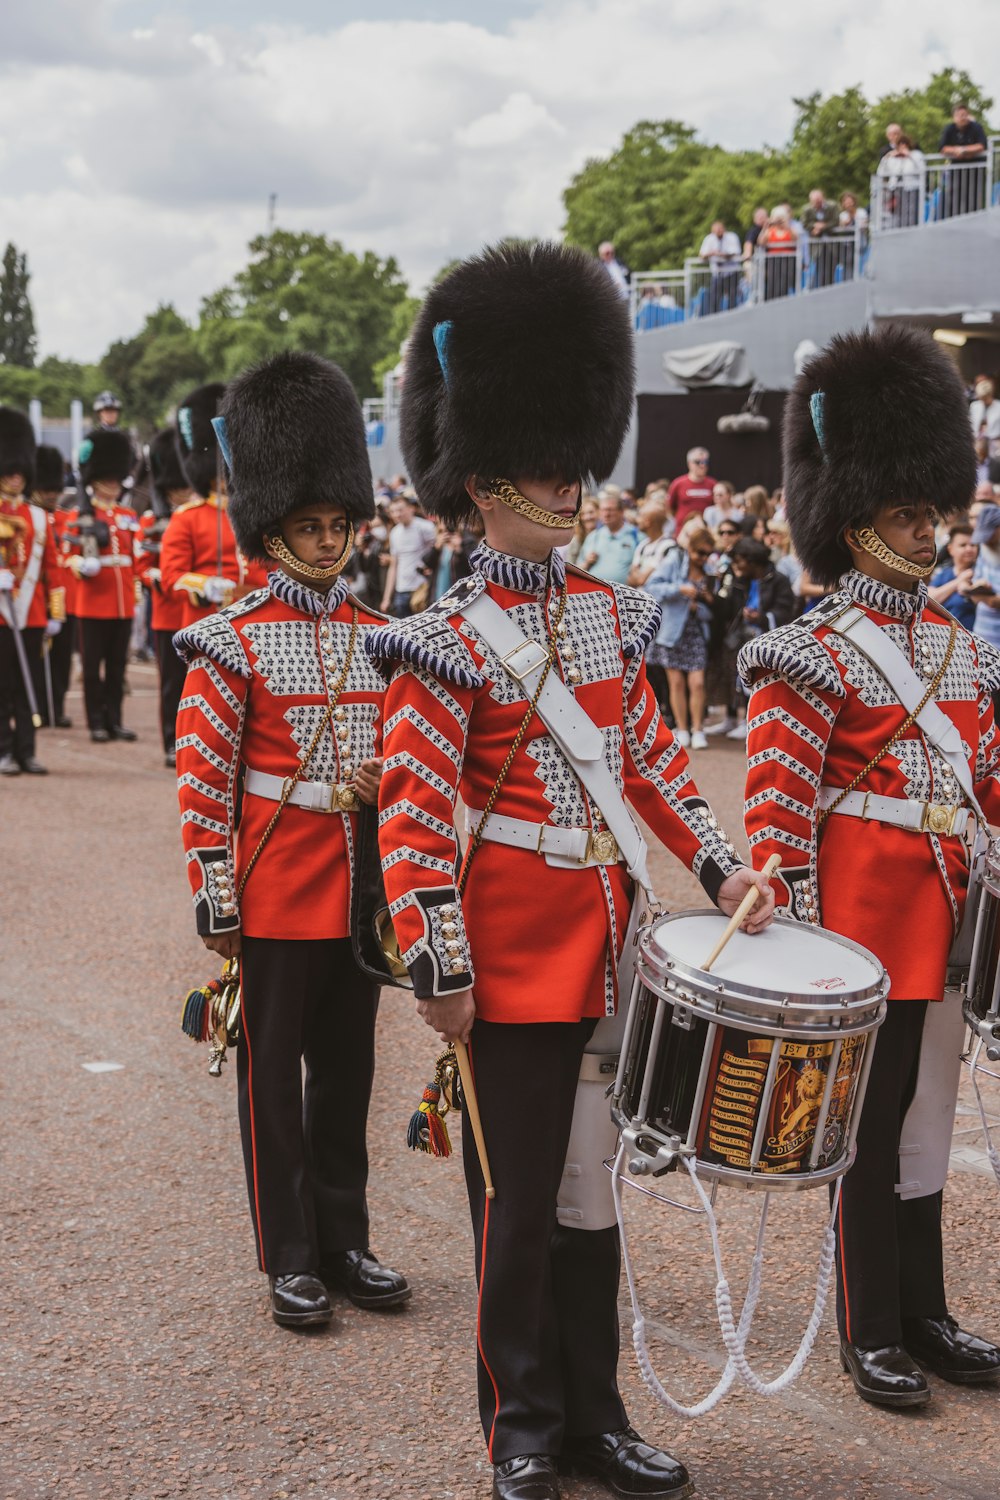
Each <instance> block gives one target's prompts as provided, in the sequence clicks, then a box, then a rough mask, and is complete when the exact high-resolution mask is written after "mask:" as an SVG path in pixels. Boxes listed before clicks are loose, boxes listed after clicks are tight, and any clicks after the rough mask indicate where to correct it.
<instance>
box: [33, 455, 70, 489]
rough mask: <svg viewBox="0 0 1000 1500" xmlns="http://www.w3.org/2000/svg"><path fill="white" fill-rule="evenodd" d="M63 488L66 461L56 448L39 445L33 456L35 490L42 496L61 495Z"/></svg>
mask: <svg viewBox="0 0 1000 1500" xmlns="http://www.w3.org/2000/svg"><path fill="white" fill-rule="evenodd" d="M65 488H66V460H65V459H64V458H63V456H62V454H61V453H60V452H59V449H58V448H53V447H51V446H50V445H49V444H48V443H41V444H40V445H39V447H38V451H37V452H36V454H35V489H36V490H38V492H39V494H42V495H51V494H59V495H61V494H62V492H63V490H64V489H65Z"/></svg>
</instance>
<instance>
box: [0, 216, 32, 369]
mask: <svg viewBox="0 0 1000 1500" xmlns="http://www.w3.org/2000/svg"><path fill="white" fill-rule="evenodd" d="M30 280H31V277H30V276H29V274H28V258H27V256H26V255H24V254H21V255H18V253H17V246H16V245H13V244H8V246H7V248H6V250H5V251H4V255H3V270H2V271H0V362H2V363H3V364H5V365H16V366H18V367H19V368H20V369H24V370H30V369H31V368H32V366H33V365H34V363H35V316H34V313H33V312H32V310H31V298H30V297H29V296H28V282H29V281H30Z"/></svg>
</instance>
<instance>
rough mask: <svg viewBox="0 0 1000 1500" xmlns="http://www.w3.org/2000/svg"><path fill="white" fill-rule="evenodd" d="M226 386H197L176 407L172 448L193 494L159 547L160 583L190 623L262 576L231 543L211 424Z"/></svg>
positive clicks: (258, 584) (258, 583)
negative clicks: (193, 496)
mask: <svg viewBox="0 0 1000 1500" xmlns="http://www.w3.org/2000/svg"><path fill="white" fill-rule="evenodd" d="M225 390H226V387H225V386H224V385H220V384H219V383H218V382H217V381H216V382H213V383H212V384H211V385H202V386H199V387H198V389H197V390H194V391H192V392H191V393H190V395H188V396H186V397H185V398H184V400H183V402H182V403H181V405H180V406H179V407H178V409H177V433H178V441H177V451H178V456H179V458H180V461H181V467H182V469H183V471H184V474H185V475H186V477H187V481H188V484H189V485H190V486H191V488H192V489H193V490H194V491H195V498H194V499H193V500H188V501H187V502H186V503H185V504H183V505H179V506H178V507H177V509H176V510H175V511H174V514H173V516H172V517H171V525H170V528H169V533H168V534H167V535H165V536H164V538H163V545H162V547H161V549H160V587H161V588H162V590H163V592H164V594H170V593H176V594H177V596H178V598H179V599H180V600H181V623H182V625H184V626H187V625H193V624H194V622H195V621H196V620H203V619H204V618H205V616H206V615H210V614H212V613H214V611H215V610H217V609H219V608H221V607H222V605H224V604H233V603H234V602H236V601H238V600H240V599H243V598H245V596H246V595H247V594H249V593H251V592H252V591H253V590H254V589H257V588H261V587H262V586H263V585H264V584H265V583H266V581H267V574H266V571H265V570H264V568H262V567H261V566H260V564H259V563H257V562H251V561H249V560H248V559H247V558H246V557H244V555H243V553H242V552H241V551H240V549H239V547H238V546H237V545H236V538H235V536H234V535H233V528H232V524H231V522H230V519H229V515H228V505H229V501H228V498H227V496H226V480H225V472H224V469H223V467H222V464H221V462H220V458H219V449H218V444H217V443H216V441H215V433H214V432H213V430H212V418H213V417H214V416H216V415H217V414H218V411H219V407H220V404H221V402H222V398H223V396H224V394H225Z"/></svg>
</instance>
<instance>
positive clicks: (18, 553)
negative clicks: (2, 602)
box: [0, 499, 65, 630]
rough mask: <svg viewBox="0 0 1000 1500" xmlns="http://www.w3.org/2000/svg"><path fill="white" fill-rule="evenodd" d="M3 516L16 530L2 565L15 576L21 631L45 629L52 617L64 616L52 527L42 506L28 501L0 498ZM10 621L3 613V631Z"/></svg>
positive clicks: (16, 615) (7, 543) (59, 571)
mask: <svg viewBox="0 0 1000 1500" xmlns="http://www.w3.org/2000/svg"><path fill="white" fill-rule="evenodd" d="M0 516H7V517H9V518H10V519H11V520H12V521H13V522H14V524H15V526H16V528H17V530H16V533H15V535H14V536H13V537H11V539H10V540H9V541H8V542H6V543H5V544H4V548H3V554H0V555H4V556H6V562H5V563H4V564H3V566H5V567H7V568H9V569H10V571H11V572H12V573H13V575H14V612H15V618H16V620H17V624H18V626H19V627H20V629H22V630H24V629H26V628H28V629H31V628H34V627H37V626H42V627H44V625H45V622H46V620H48V618H49V617H50V615H51V616H52V617H53V618H54V619H62V617H63V615H64V614H65V595H64V593H63V578H62V572H61V570H60V568H59V559H58V556H57V553H56V548H55V541H54V538H53V533H52V527H51V525H50V523H49V517H48V514H47V513H46V512H45V511H44V510H43V509H42V507H41V506H40V505H31V504H29V503H28V501H26V500H13V501H12V500H3V499H0ZM6 629H7V621H6V620H5V619H4V617H3V615H2V614H0V630H6Z"/></svg>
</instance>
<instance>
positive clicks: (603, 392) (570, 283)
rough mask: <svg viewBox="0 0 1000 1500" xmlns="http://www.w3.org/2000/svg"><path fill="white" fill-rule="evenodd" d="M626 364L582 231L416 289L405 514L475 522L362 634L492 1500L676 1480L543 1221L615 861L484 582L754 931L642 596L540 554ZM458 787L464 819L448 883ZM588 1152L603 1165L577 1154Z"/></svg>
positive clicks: (620, 389) (589, 1295)
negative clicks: (440, 1075) (650, 681)
mask: <svg viewBox="0 0 1000 1500" xmlns="http://www.w3.org/2000/svg"><path fill="white" fill-rule="evenodd" d="M632 372H633V363H632V333H631V329H630V326H629V320H628V309H627V306H626V304H625V303H623V302H622V301H621V300H620V298H619V297H618V294H617V292H616V291H615V288H614V286H613V285H612V283H611V282H610V281H609V280H608V277H607V276H606V275H605V272H604V269H603V267H602V266H601V265H600V263H599V262H597V261H592V260H590V259H589V258H587V257H586V256H584V255H583V254H581V253H580V252H579V251H576V250H572V249H569V248H567V247H560V246H556V245H536V246H534V247H531V248H528V247H523V246H518V247H514V246H508V247H503V248H498V249H495V250H490V251H487V252H485V253H484V254H483V255H482V256H481V257H479V258H477V259H474V260H471V261H467V262H465V263H464V264H463V265H461V266H459V267H458V268H457V269H456V270H454V271H453V272H452V273H451V274H450V275H449V276H448V277H446V278H445V280H444V281H442V282H441V283H440V284H439V285H438V286H436V287H435V288H434V289H433V291H432V292H431V293H430V295H429V297H428V299H427V301H426V303H425V304H424V308H423V310H422V312H421V314H420V316H419V319H418V321H417V324H416V327H415V329H414V331H413V334H412V336H411V338H410V343H409V353H408V355H407V376H406V385H405V387H404V397H403V411H402V431H403V444H404V452H405V454H406V461H407V467H408V470H409V473H410V474H411V476H412V478H413V480H414V482H415V484H416V486H417V490H418V493H419V496H420V499H421V502H422V503H423V504H424V505H425V506H426V508H427V509H428V510H430V511H432V512H434V513H436V514H437V516H438V517H440V519H441V520H442V521H444V522H445V524H446V525H448V526H449V527H452V528H454V529H458V528H461V527H462V526H463V525H464V524H466V523H467V522H469V521H471V520H474V519H475V518H476V517H477V516H478V517H480V518H481V520H482V523H483V526H484V528H485V541H484V542H483V544H482V545H480V546H479V547H478V548H477V550H476V551H475V552H474V553H473V554H472V557H471V563H472V567H473V569H474V571H473V573H472V574H471V575H470V577H469V578H466V579H462V580H460V581H459V582H458V583H456V584H455V585H454V586H453V588H452V589H450V590H449V591H448V592H447V593H446V594H444V595H443V596H442V597H441V599H439V600H438V601H437V602H436V603H435V604H434V605H432V606H431V608H430V609H428V610H426V611H425V612H424V613H423V614H421V615H418V616H415V617H413V618H411V619H408V620H402V621H398V622H394V623H392V624H390V625H388V626H387V627H386V628H385V629H384V630H379V631H375V632H373V633H372V634H371V635H370V637H369V650H370V652H371V654H372V655H373V657H374V658H375V659H376V660H378V661H380V662H382V663H383V664H384V665H385V666H386V667H387V668H388V669H389V671H390V672H392V674H393V675H392V680H391V683H390V686H389V689H388V692H387V694H386V703H385V738H384V747H383V748H384V755H385V762H384V773H383V777H382V783H381V788H380V795H379V805H380V825H381V827H380V843H381V851H382V863H383V870H384V874H385V884H386V894H387V896H388V897H389V900H390V903H391V911H392V915H393V918H394V923H395V928H396V933H397V936H398V938H399V942H400V948H401V950H402V953H403V957H404V959H405V961H406V963H407V965H408V967H409V971H410V975H411V977H412V979H413V984H414V989H415V992H416V996H417V1008H418V1010H419V1012H420V1014H421V1015H422V1016H423V1018H424V1019H425V1020H426V1021H427V1023H428V1024H429V1025H430V1026H431V1027H432V1029H433V1030H434V1031H435V1032H437V1033H438V1034H439V1035H440V1036H441V1037H442V1039H444V1040H446V1041H451V1040H454V1039H458V1040H460V1041H468V1044H469V1045H468V1051H469V1057H470V1059H471V1065H472V1072H473V1075H474V1081H475V1088H476V1091H477V1093H478V1098H479V1106H480V1111H481V1115H482V1125H483V1131H484V1135H485V1144H486V1148H487V1151H488V1155H489V1163H490V1167H491V1169H492V1175H493V1180H494V1183H495V1188H496V1196H495V1198H493V1199H492V1200H491V1199H490V1198H489V1195H488V1189H487V1187H486V1184H485V1181H484V1177H483V1175H482V1172H481V1170H480V1165H479V1162H478V1160H477V1156H476V1152H475V1151H474V1150H473V1148H472V1145H471V1142H470V1143H468V1144H467V1147H466V1150H465V1169H466V1181H467V1186H468V1191H469V1198H470V1204H471V1208H472V1219H473V1228H474V1232H475V1242H476V1269H477V1277H478V1282H479V1311H478V1322H477V1353H478V1369H479V1405H480V1416H481V1420H482V1424H483V1431H484V1433H485V1436H486V1440H487V1444H488V1451H489V1455H490V1459H491V1461H492V1463H493V1465H494V1478H493V1494H494V1496H495V1497H499V1500H554V1497H557V1496H558V1494H559V1481H558V1470H559V1469H560V1468H562V1469H563V1470H576V1471H579V1472H583V1473H591V1474H596V1475H597V1476H598V1477H599V1478H600V1479H601V1480H602V1481H603V1482H604V1483H605V1484H606V1485H607V1486H608V1487H609V1488H611V1489H613V1490H614V1491H615V1493H617V1494H619V1495H646V1496H650V1495H660V1496H681V1495H687V1494H689V1493H690V1492H691V1486H690V1481H689V1479H688V1475H687V1472H686V1470H685V1469H684V1466H683V1465H682V1464H681V1463H679V1462H678V1461H677V1460H676V1459H673V1458H671V1457H670V1455H669V1454H667V1453H665V1452H663V1451H662V1450H660V1449H658V1448H655V1447H653V1446H651V1445H650V1444H648V1443H644V1442H643V1441H642V1439H641V1438H640V1437H639V1436H638V1434H637V1433H636V1432H635V1431H634V1430H633V1429H632V1428H631V1427H630V1426H629V1423H628V1417H627V1416H626V1413H625V1409H624V1406H623V1404H622V1400H621V1396H620V1395H619V1392H618V1386H617V1378H616V1369H617V1363H618V1313H617V1293H618V1277H619V1259H620V1256H619V1242H618V1231H617V1227H616V1226H615V1224H614V1217H613V1213H612V1215H611V1218H610V1219H604V1221H603V1222H602V1223H601V1224H599V1225H592V1224H591V1223H586V1224H583V1225H579V1224H578V1226H577V1227H570V1225H568V1224H566V1223H564V1222H561V1221H560V1220H559V1219H558V1218H557V1197H558V1195H559V1193H560V1179H561V1177H562V1173H563V1167H564V1163H565V1161H566V1152H567V1145H568V1142H569V1138H570V1127H571V1122H572V1119H573V1115H574V1103H575V1099H576V1090H577V1081H578V1077H579V1074H580V1069H581V1060H582V1057H583V1053H584V1049H585V1047H586V1046H587V1044H588V1041H589V1039H590V1037H591V1035H592V1033H593V1032H594V1029H595V1026H596V1025H597V1022H598V1020H599V1018H601V1017H604V1016H605V1015H606V1014H613V1013H614V1011H615V1007H616V1005H617V1004H618V994H617V978H616V961H617V959H618V956H619V953H620V951H621V947H622V943H623V939H624V934H625V928H626V924H627V922H628V919H629V906H630V900H631V895H632V884H631V881H630V879H629V876H628V874H627V872H626V868H625V865H624V864H623V863H622V855H621V852H620V849H619V846H618V844H617V842H616V839H615V837H614V836H613V835H612V834H611V832H610V830H609V828H608V826H607V822H606V821H605V820H604V819H603V818H602V816H601V813H600V811H599V810H598V805H597V804H596V802H595V801H594V800H592V799H591V798H590V797H589V796H588V794H587V793H585V791H584V789H583V786H582V784H581V781H580V779H578V777H577V775H576V773H575V771H574V770H573V768H572V766H571V763H570V761H569V760H568V759H567V758H566V755H565V754H564V753H563V750H562V749H561V748H560V747H559V745H558V744H557V742H556V740H555V738H554V737H553V735H552V734H550V733H549V732H547V728H546V723H545V721H544V720H543V719H542V718H541V717H540V716H539V712H538V709H536V707H535V706H534V704H535V702H537V703H538V704H539V705H541V703H542V700H541V699H537V700H534V702H533V701H531V696H532V689H531V688H527V687H522V683H521V681H520V680H518V679H517V677H516V675H511V671H510V668H509V667H507V668H505V667H504V665H503V664H502V661H501V657H500V655H499V654H498V652H497V651H495V650H494V649H493V646H492V645H491V644H488V643H487V641H486V640H485V639H484V638H483V636H482V635H481V634H480V633H479V631H480V629H483V626H482V625H478V626H477V625H475V624H474V623H473V619H479V620H481V618H482V603H483V601H484V600H485V601H492V603H491V604H488V606H487V608H488V610H490V611H492V616H491V617H492V618H493V620H494V624H496V617H497V616H499V617H502V620H503V621H504V622H505V623H504V625H503V628H504V629H508V630H509V628H510V626H512V625H513V626H515V627H516V628H517V630H518V632H519V633H521V634H522V635H523V636H526V637H528V640H525V641H524V643H523V644H524V645H525V646H529V643H533V645H532V646H531V647H530V649H532V650H533V651H534V652H535V654H536V655H538V654H539V653H540V656H541V658H544V660H545V662H546V663H547V668H546V670H547V671H550V672H551V673H552V674H553V676H554V677H557V678H558V679H559V681H560V682H561V683H562V684H565V687H566V688H568V689H569V694H568V695H567V696H571V697H572V699H573V703H572V704H571V705H570V706H571V707H572V708H573V712H574V714H575V713H576V708H575V705H579V707H580V708H581V709H582V710H583V711H584V712H583V713H582V714H581V715H580V716H579V717H580V719H586V720H587V729H588V731H589V736H590V738H591V739H593V738H594V737H595V734H594V732H595V728H599V731H600V732H599V733H598V734H597V735H596V739H597V750H596V751H595V752H593V753H594V755H595V758H596V759H597V760H599V761H601V762H602V766H603V765H604V764H605V763H606V767H607V771H608V780H609V781H610V782H611V783H612V785H613V787H614V795H615V797H617V799H618V801H619V802H620V798H621V793H622V790H624V792H625V794H626V795H627V796H628V798H629V799H630V800H631V801H632V802H633V804H634V805H635V807H636V808H637V810H638V811H639V813H640V814H641V816H642V817H643V818H644V819H645V821H646V822H647V823H648V824H649V826H650V827H651V828H652V829H653V830H654V832H655V833H656V835H657V836H658V837H659V838H660V839H662V841H663V842H664V843H665V844H666V845H667V847H668V848H669V849H670V850H671V851H672V852H673V853H674V854H675V855H676V856H677V857H678V858H679V859H681V860H682V861H683V863H684V864H685V865H686V866H687V867H688V868H689V869H691V870H693V871H694V872H695V873H696V874H697V875H698V876H699V878H700V880H701V882H702V885H703V886H704V887H705V890H706V891H707V893H708V895H709V897H710V898H711V899H712V900H713V901H715V902H717V904H718V905H719V906H720V907H721V908H722V910H723V911H725V912H727V913H732V912H733V911H734V910H735V908H736V907H737V905H738V904H739V902H740V899H741V898H742V897H743V896H744V895H745V894H746V892H747V891H748V889H749V890H752V889H753V888H754V887H757V888H758V889H759V890H761V891H762V892H763V893H764V896H763V899H762V900H761V901H760V903H759V905H758V907H757V909H756V910H755V911H754V912H753V914H752V915H751V917H750V918H749V919H748V921H747V925H748V926H749V927H750V928H752V929H759V928H760V927H763V926H766V924H767V922H768V921H769V919H770V913H771V906H772V903H771V898H770V892H769V887H768V885H767V882H766V880H764V879H763V878H762V877H761V876H760V875H755V874H754V873H753V872H752V871H750V870H748V869H746V868H745V867H743V866H742V865H741V864H740V862H739V861H738V859H737V858H736V856H735V853H734V850H733V846H732V845H731V844H730V843H729V842H728V840H727V839H726V836H725V835H724V834H723V833H722V832H721V831H720V830H719V828H718V825H717V823H716V819H715V818H714V816H713V815H712V813H711V809H710V808H709V807H708V804H707V803H706V802H705V800H704V798H703V797H702V796H701V795H700V794H699V792H698V789H697V787H696V786H695V784H694V782H693V781H692V779H691V775H690V772H689V768H688V760H687V756H686V754H685V753H684V751H683V750H682V748H681V747H680V745H679V744H677V742H676V741H675V739H674V737H673V736H672V735H671V734H670V732H669V731H668V730H667V729H666V727H665V726H664V725H663V724H662V722H661V720H660V717H659V713H658V710H657V706H656V700H655V697H654V695H653V693H652V692H651V691H650V690H649V688H648V686H647V683H646V674H645V668H644V664H643V655H644V651H645V648H646V646H647V644H648V643H649V641H650V640H651V639H652V638H653V636H654V635H655V633H656V628H657V624H658V619H659V610H658V608H657V606H656V605H655V603H654V602H653V601H652V600H651V599H650V598H649V596H648V595H645V594H642V593H639V592H637V591H636V590H634V589H629V588H626V587H624V586H622V585H618V584H609V583H605V582H603V581H602V580H600V579H597V578H593V577H591V576H590V575H588V574H585V573H581V572H579V571H577V570H574V569H567V568H566V566H565V565H564V562H563V558H562V555H561V553H560V552H558V551H556V550H554V549H555V548H556V547H557V545H558V544H559V543H560V542H562V541H564V540H565V539H566V537H567V536H569V534H570V531H571V528H572V526H573V521H574V518H575V516H576V513H577V511H578V509H579V504H580V492H581V479H582V478H583V477H585V476H591V477H593V478H595V479H597V478H602V477H605V476H606V475H607V474H609V473H610V472H611V470H612V468H613V466H614V463H615V460H616V458H617V455H618V451H619V449H620V447H621V444H622V440H623V438H624V436H625V432H626V430H627V427H628V424H629V420H630V417H631V411H632V385H633V379H632ZM477 606H479V612H478V614H477V615H474V614H472V613H470V618H469V619H468V620H466V619H465V617H464V614H463V610H464V609H469V610H470V611H475V610H476V608H477ZM538 666H539V662H537V661H536V667H538ZM525 675H526V676H527V677H528V680H529V681H530V680H531V677H530V674H528V673H526V674H525ZM543 686H544V683H543ZM588 716H589V717H588ZM574 733H575V731H574ZM602 740H603V758H602V756H601V744H602ZM508 758H509V764H505V762H507V761H508ZM459 791H460V792H461V797H462V800H463V802H464V804H465V807H466V809H467V810H468V813H469V817H470V820H473V821H474V823H475V826H476V828H477V829H479V830H480V834H481V838H482V843H481V845H480V846H479V847H477V848H476V850H475V852H474V857H473V858H472V860H471V864H470V865H469V867H468V882H467V884H466V883H464V882H463V883H462V885H461V887H460V886H457V885H456V880H455V857H456V852H457V848H456V836H455V829H454V808H455V800H456V795H457V794H458V793H459ZM487 813H488V817H487V818H486V819H485V821H484V817H483V815H484V814H487ZM601 1102H603V1101H601ZM604 1107H605V1109H606V1105H605V1106H604ZM603 1154H604V1153H601V1156H603ZM585 1170H586V1171H589V1172H592V1173H594V1174H595V1175H599V1176H601V1177H602V1178H603V1179H605V1180H606V1179H607V1178H608V1174H607V1173H606V1172H604V1170H603V1166H602V1162H601V1160H600V1159H595V1160H592V1161H589V1160H588V1161H587V1163H586V1166H585ZM608 1197H609V1201H610V1194H609V1195H608ZM574 1222H577V1221H574Z"/></svg>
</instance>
